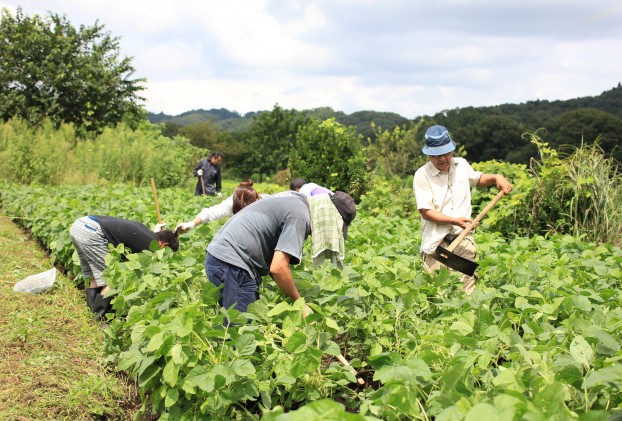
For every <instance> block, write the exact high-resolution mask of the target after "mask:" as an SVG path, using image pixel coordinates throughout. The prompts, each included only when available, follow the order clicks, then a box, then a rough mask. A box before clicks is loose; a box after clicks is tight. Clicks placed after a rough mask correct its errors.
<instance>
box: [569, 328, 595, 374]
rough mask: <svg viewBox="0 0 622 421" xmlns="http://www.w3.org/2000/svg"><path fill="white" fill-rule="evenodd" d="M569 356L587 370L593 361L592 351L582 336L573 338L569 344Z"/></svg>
mask: <svg viewBox="0 0 622 421" xmlns="http://www.w3.org/2000/svg"><path fill="white" fill-rule="evenodd" d="M570 355H571V356H572V358H573V359H574V360H575V361H576V362H578V363H579V364H581V365H582V366H583V367H585V368H589V367H590V365H591V363H592V360H593V359H594V351H593V350H592V347H591V346H590V344H589V343H587V341H586V340H585V339H584V338H583V336H581V335H579V336H575V338H574V339H573V340H572V342H571V343H570Z"/></svg>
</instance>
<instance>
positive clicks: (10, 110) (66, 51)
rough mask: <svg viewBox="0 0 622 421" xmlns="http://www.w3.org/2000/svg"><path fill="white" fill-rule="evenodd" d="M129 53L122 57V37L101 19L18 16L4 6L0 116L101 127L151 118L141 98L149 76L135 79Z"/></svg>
mask: <svg viewBox="0 0 622 421" xmlns="http://www.w3.org/2000/svg"><path fill="white" fill-rule="evenodd" d="M134 71H135V70H134V68H133V67H132V65H131V59H130V58H127V57H126V58H120V54H119V43H118V38H113V37H111V36H110V34H109V33H107V32H104V26H103V25H100V24H99V23H98V22H96V23H95V25H93V26H91V27H85V26H83V25H81V26H80V28H79V29H78V30H76V28H74V27H73V26H72V25H71V24H70V23H69V21H68V20H67V18H65V17H61V16H58V15H56V14H53V13H49V14H48V15H47V16H46V17H45V18H42V17H40V16H39V15H34V16H33V17H28V16H24V14H23V13H22V9H21V8H18V9H17V11H16V14H15V16H12V15H11V14H10V12H9V11H8V10H7V9H3V10H2V21H1V23H0V118H1V119H2V120H4V121H7V120H8V119H10V118H12V117H20V118H23V119H25V120H27V121H28V122H30V123H31V124H39V123H40V122H41V121H43V120H44V119H45V118H49V119H50V121H52V123H53V124H54V125H55V126H57V127H58V126H60V124H61V123H63V122H64V123H73V124H74V125H76V126H77V127H81V128H83V129H84V130H87V131H94V132H101V130H102V129H103V128H104V127H106V126H111V125H115V124H117V123H119V122H121V121H124V122H126V123H129V124H131V125H133V126H134V125H135V124H136V123H138V122H139V121H141V120H144V119H145V118H146V113H145V111H144V110H143V108H142V107H141V106H139V105H138V104H137V101H140V100H143V98H142V97H139V96H138V93H139V91H141V90H143V89H144V87H143V86H142V83H143V82H144V81H145V79H130V77H131V76H132V74H133V73H134Z"/></svg>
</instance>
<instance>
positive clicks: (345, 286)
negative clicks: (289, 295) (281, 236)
mask: <svg viewBox="0 0 622 421" xmlns="http://www.w3.org/2000/svg"><path fill="white" fill-rule="evenodd" d="M1 189H2V190H1V191H2V205H3V212H4V213H5V214H6V215H11V216H13V217H14V218H15V220H16V221H18V222H20V223H21V224H22V225H23V226H24V227H25V228H29V229H31V230H32V234H33V236H35V237H36V238H38V239H39V240H41V242H42V243H44V244H45V245H46V246H47V247H48V248H49V249H50V250H51V255H52V259H53V260H54V261H55V262H56V263H57V264H60V265H62V266H64V267H65V268H66V269H67V270H68V272H69V273H73V274H78V273H79V270H78V267H77V260H76V259H75V256H74V255H73V248H72V246H71V242H70V241H69V236H68V229H69V226H70V225H71V223H72V222H73V220H74V219H75V218H77V217H78V216H81V215H83V214H86V213H91V214H97V213H101V214H110V215H116V216H121V217H124V218H128V219H136V220H140V221H142V222H145V223H147V225H153V224H154V223H155V222H156V221H155V206H154V205H153V203H152V199H151V192H150V190H149V189H148V188H143V189H137V188H131V187H126V186H115V187H114V188H110V189H102V188H101V187H88V186H87V187H79V188H78V187H75V188H74V187H62V188H50V187H45V188H39V187H33V186H31V187H23V186H15V185H8V184H5V185H3V186H1ZM158 197H159V200H160V207H161V210H162V213H163V218H164V220H165V221H166V222H167V223H169V224H170V225H173V224H175V223H176V222H180V221H183V220H187V219H189V218H190V217H193V216H194V215H196V213H197V212H198V211H199V210H200V209H201V207H203V206H206V205H208V204H209V203H211V202H209V200H211V199H207V200H208V202H206V201H205V200H206V199H203V198H195V197H194V196H191V192H185V191H181V190H177V189H162V190H161V191H160V192H158ZM402 205H403V203H401V201H400V200H396V197H395V196H394V195H393V193H392V192H391V191H390V189H389V188H387V186H383V185H379V186H377V188H376V189H375V190H373V191H372V192H370V193H369V194H368V197H364V198H363V203H362V204H361V206H360V207H359V209H360V211H359V213H358V214H357V219H356V220H355V222H354V223H353V225H352V227H351V229H350V230H349V236H348V240H347V243H346V247H347V258H346V262H345V263H346V264H345V269H344V270H343V271H337V270H336V269H334V268H332V267H331V266H328V265H327V266H321V267H319V268H312V267H311V265H310V262H309V260H310V259H309V258H308V255H309V254H308V253H306V254H305V256H307V257H306V258H304V259H303V264H302V265H299V266H298V267H296V269H295V270H294V278H295V279H296V282H297V285H298V287H299V289H300V291H301V294H302V296H303V297H305V300H306V302H307V303H308V304H309V305H310V306H311V308H312V309H313V310H314V314H313V315H311V316H310V317H308V318H307V319H302V318H301V316H300V308H301V306H302V305H303V302H302V300H300V301H298V302H295V303H292V302H287V301H284V299H283V296H282V294H281V293H280V292H279V290H278V288H276V287H275V285H274V284H273V283H272V282H271V281H270V280H269V278H267V279H266V280H265V281H264V284H263V285H262V287H261V291H260V296H261V298H260V300H259V301H258V302H256V303H255V304H253V305H251V306H250V308H249V312H248V313H244V314H240V313H238V312H237V311H235V310H233V309H229V310H226V309H222V308H220V307H219V306H218V304H217V299H218V289H216V288H215V287H213V286H212V284H211V283H209V282H208V281H207V278H206V276H205V273H204V271H203V259H204V257H205V247H206V246H207V244H208V243H209V240H210V239H211V237H212V236H213V234H214V233H215V232H216V231H217V229H218V227H219V226H220V225H221V223H213V224H210V225H202V226H200V227H199V228H198V229H197V230H195V231H193V232H192V233H190V234H188V235H185V236H182V238H181V247H180V251H179V252H178V253H172V252H171V251H170V250H169V249H162V250H157V251H154V252H143V253H141V254H134V255H129V256H127V258H122V256H123V254H124V252H123V249H122V246H120V247H119V248H117V249H116V250H114V251H113V252H112V253H111V256H110V258H109V263H110V264H109V267H108V269H107V270H106V272H105V276H106V278H107V280H108V282H109V284H110V285H112V286H113V287H114V293H115V294H116V298H115V300H114V311H115V313H116V317H115V319H114V320H113V321H112V322H111V323H110V326H109V328H108V329H107V330H106V338H107V340H106V345H105V346H106V350H107V351H108V354H109V356H110V360H111V361H112V362H114V363H116V364H118V365H119V367H120V368H122V369H123V370H127V371H128V372H129V373H131V374H132V376H134V377H135V378H136V379H137V381H138V384H139V387H140V390H141V394H142V397H143V399H144V402H145V405H144V411H146V412H154V413H158V414H160V418H161V419H204V418H206V417H207V416H211V417H213V418H216V419H219V418H231V419H253V418H255V419H258V418H262V419H265V420H282V419H308V418H309V417H318V418H326V419H327V418H329V415H330V416H331V417H332V419H362V418H363V417H366V418H367V419H373V418H378V419H389V420H393V419H396V420H397V419H431V418H435V419H437V420H450V419H451V420H453V419H475V418H476V417H478V418H482V419H483V417H486V419H492V420H494V419H499V420H500V419H517V420H518V419H551V418H554V419H579V418H581V419H603V418H606V417H607V415H608V414H609V415H611V414H616V413H620V412H621V411H622V390H621V389H622V365H621V364H620V361H621V360H622V350H621V349H620V343H621V341H622V305H621V304H622V289H621V286H622V285H621V283H622V251H621V250H620V249H619V248H616V247H613V246H610V245H598V246H596V245H594V244H592V243H587V242H583V241H581V240H580V239H577V238H575V237H570V236H556V235H552V236H550V237H549V238H544V237H533V238H521V237H516V238H507V237H502V236H500V235H499V234H495V233H492V232H487V231H486V229H485V228H486V227H485V226H484V227H483V229H482V230H480V232H478V233H477V234H476V240H477V242H478V244H479V258H478V261H479V263H480V266H479V271H478V272H479V280H478V288H477V290H476V291H475V293H474V294H473V295H471V296H470V297H467V296H465V295H464V294H463V293H462V292H461V288H460V285H461V284H460V282H459V280H458V276H457V275H456V274H455V273H451V272H448V271H446V270H443V271H441V272H439V273H438V274H436V275H434V276H431V275H428V274H427V273H425V272H424V271H423V269H422V267H421V263H420V260H419V258H418V245H419V241H420V238H419V235H420V234H419V232H420V231H419V222H418V217H417V216H416V213H413V212H410V211H409V210H408V209H407V208H405V207H404V206H402ZM493 214H494V210H493V211H491V215H493ZM307 247H308V245H307ZM306 251H308V250H306ZM225 318H226V319H228V320H231V321H235V322H237V323H239V324H238V325H236V326H233V327H226V326H225V325H224V324H223V321H224V320H225ZM247 321H248V322H247ZM340 353H341V354H343V355H344V356H346V358H347V359H348V360H349V361H350V362H351V363H352V365H353V366H354V367H355V368H356V370H357V371H358V372H359V374H360V375H361V376H362V377H363V378H364V379H365V380H366V384H365V385H364V386H357V385H356V382H355V378H354V376H353V375H352V374H351V373H350V372H349V371H348V370H347V369H346V368H345V367H343V366H342V365H341V364H339V363H338V362H337V360H336V358H335V356H337V355H339V354H340ZM285 412H287V414H286V413H285Z"/></svg>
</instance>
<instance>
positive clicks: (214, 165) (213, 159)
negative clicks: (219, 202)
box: [192, 152, 222, 199]
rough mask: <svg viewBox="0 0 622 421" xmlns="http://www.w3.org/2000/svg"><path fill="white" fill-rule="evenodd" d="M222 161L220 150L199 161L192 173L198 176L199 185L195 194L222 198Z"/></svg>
mask: <svg viewBox="0 0 622 421" xmlns="http://www.w3.org/2000/svg"><path fill="white" fill-rule="evenodd" d="M220 161H222V154H221V153H220V152H212V154H211V155H210V156H209V158H206V159H205V158H204V159H202V160H200V161H199V162H198V163H197V166H196V167H195V168H194V171H193V172H192V174H193V175H194V176H195V177H197V185H196V187H195V188H194V195H195V196H201V195H202V194H206V195H208V196H214V195H216V196H218V198H219V199H220V198H222V193H221V192H220V190H221V188H222V186H221V183H222V180H221V177H220V165H218V164H220Z"/></svg>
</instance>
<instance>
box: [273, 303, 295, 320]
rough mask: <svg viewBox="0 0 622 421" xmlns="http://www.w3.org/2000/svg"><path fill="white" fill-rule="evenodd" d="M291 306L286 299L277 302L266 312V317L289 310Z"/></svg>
mask: <svg viewBox="0 0 622 421" xmlns="http://www.w3.org/2000/svg"><path fill="white" fill-rule="evenodd" d="M291 309H292V306H290V305H289V304H288V303H287V301H281V302H280V303H278V304H277V305H276V306H274V308H273V309H272V310H270V311H269V312H268V317H274V316H277V315H279V314H281V313H284V312H286V311H291Z"/></svg>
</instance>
